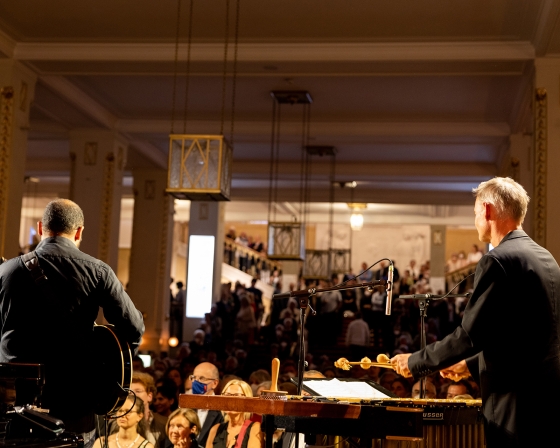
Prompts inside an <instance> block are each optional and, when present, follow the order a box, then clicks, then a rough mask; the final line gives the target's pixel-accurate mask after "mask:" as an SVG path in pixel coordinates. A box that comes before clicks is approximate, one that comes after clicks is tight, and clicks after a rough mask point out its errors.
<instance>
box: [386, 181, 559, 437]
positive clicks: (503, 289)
mask: <svg viewBox="0 0 560 448" xmlns="http://www.w3.org/2000/svg"><path fill="white" fill-rule="evenodd" d="M473 193H474V194H475V196H476V203H475V207H474V212H475V226H476V228H477V230H478V234H479V238H480V241H482V242H485V243H491V244H492V246H494V249H493V250H491V251H490V252H488V253H487V254H486V255H484V256H483V257H482V259H481V260H480V261H479V262H478V265H477V267H476V273H475V280H474V291H473V294H472V297H471V298H470V301H469V303H468V305H467V308H466V309H465V314H464V317H463V320H462V323H461V325H460V326H459V327H457V329H456V330H455V331H454V332H453V333H452V334H450V335H448V336H447V337H446V338H444V339H443V340H442V341H439V342H435V343H433V344H431V345H429V346H428V347H426V349H424V350H420V351H418V352H416V353H413V354H412V355H411V354H405V355H397V356H395V357H394V358H393V359H392V360H391V363H392V364H393V365H395V367H396V370H397V372H398V373H400V374H402V375H406V376H411V375H412V376H414V377H415V378H419V377H422V376H426V375H429V374H430V373H431V372H434V371H436V370H440V371H441V373H442V376H445V377H448V378H452V379H454V380H458V379H460V378H466V377H468V376H469V375H470V374H472V376H473V377H475V379H477V380H478V381H479V382H480V387H481V394H482V408H483V414H484V418H485V433H486V440H487V446H488V448H504V447H520V446H545V445H547V444H548V443H550V441H551V440H556V439H557V435H558V432H559V431H558V428H557V425H558V422H560V408H558V406H556V404H557V403H559V402H560V401H559V400H560V318H559V313H560V268H559V267H558V264H557V263H556V261H555V260H554V258H553V257H552V255H551V254H550V253H549V252H548V251H547V250H546V249H544V248H542V247H540V246H539V245H537V244H536V243H535V242H534V241H533V240H531V239H530V238H529V237H528V236H527V234H526V233H525V232H524V231H523V230H522V229H521V224H522V222H523V219H524V217H525V213H526V211H527V204H528V202H529V197H528V196H527V193H526V192H525V190H524V189H523V187H521V185H519V184H518V183H516V182H514V181H513V180H511V179H509V178H494V179H491V180H489V181H487V182H483V183H481V184H480V185H479V186H478V187H477V188H476V189H474V190H473ZM524 365H527V366H531V368H533V369H537V370H538V371H539V374H540V378H541V379H542V384H546V390H534V389H532V388H530V387H529V386H528V384H527V383H526V382H525V381H523V380H522V378H519V377H518V376H516V375H515V374H514V372H516V370H517V367H518V366H524Z"/></svg>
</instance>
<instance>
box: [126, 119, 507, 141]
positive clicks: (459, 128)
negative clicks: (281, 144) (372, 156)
mask: <svg viewBox="0 0 560 448" xmlns="http://www.w3.org/2000/svg"><path fill="white" fill-rule="evenodd" d="M270 127H271V124H270V122H269V121H237V120H236V121H235V133H236V135H243V136H252V135H255V136H260V135H263V133H270ZM169 128H170V121H169V120H119V122H118V123H117V129H118V130H119V131H121V132H127V133H131V134H135V133H142V134H146V133H158V134H161V133H163V134H168V133H169ZM189 129H195V130H196V132H192V133H196V134H206V133H217V132H216V131H217V130H218V129H220V122H219V121H201V120H189ZM510 133H511V129H510V126H509V124H508V123H506V122H441V121H440V122H435V121H434V122H381V121H365V122H356V121H352V122H345V121H341V122H326V121H325V122H318V121H313V122H312V123H311V135H312V136H313V135H318V134H320V135H321V136H322V137H325V136H344V135H349V136H353V137H356V136H368V137H371V136H401V137H402V136H471V137H507V136H509V135H510ZM282 134H283V135H293V136H301V123H299V122H298V123H295V122H284V123H282Z"/></svg>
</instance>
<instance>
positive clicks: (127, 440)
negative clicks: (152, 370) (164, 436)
mask: <svg viewBox="0 0 560 448" xmlns="http://www.w3.org/2000/svg"><path fill="white" fill-rule="evenodd" d="M129 411H130V412H129ZM118 415H122V417H119V418H117V425H118V427H119V431H118V432H117V433H116V434H111V435H110V436H109V438H108V440H107V442H108V446H109V448H124V447H126V448H154V445H152V444H151V443H150V442H148V441H147V440H146V439H145V438H144V437H143V435H144V402H143V401H142V400H140V399H137V400H136V403H134V399H132V398H129V399H127V400H126V401H125V403H124V405H123V407H122V408H121V409H120V410H119V414H118ZM104 446H105V437H100V438H99V439H97V440H96V441H95V443H94V444H93V448H101V447H104Z"/></svg>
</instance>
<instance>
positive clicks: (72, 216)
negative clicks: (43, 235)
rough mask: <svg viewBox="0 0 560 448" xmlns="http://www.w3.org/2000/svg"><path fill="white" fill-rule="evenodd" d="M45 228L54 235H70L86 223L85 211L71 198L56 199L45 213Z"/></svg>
mask: <svg viewBox="0 0 560 448" xmlns="http://www.w3.org/2000/svg"><path fill="white" fill-rule="evenodd" d="M42 222H43V229H45V231H46V232H47V233H50V234H52V235H61V234H64V235H69V234H71V233H72V232H73V231H75V230H76V229H77V228H78V227H81V226H83V225H84V213H83V212H82V209H81V208H80V206H79V205H78V204H76V203H75V202H72V201H71V200H69V199H55V200H54V201H51V202H49V203H48V204H47V207H46V208H45V211H44V213H43V220H42Z"/></svg>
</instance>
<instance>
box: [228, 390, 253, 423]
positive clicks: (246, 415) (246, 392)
mask: <svg viewBox="0 0 560 448" xmlns="http://www.w3.org/2000/svg"><path fill="white" fill-rule="evenodd" d="M235 385H237V386H239V387H240V388H241V390H242V391H243V395H245V396H246V397H252V396H253V389H251V386H249V384H247V383H246V382H245V381H241V380H231V381H228V382H227V383H226V385H225V386H224V387H223V389H222V395H223V394H224V392H226V391H227V390H228V388H229V387H230V386H235ZM223 414H224V421H225V422H227V421H229V415H228V414H226V413H223ZM243 418H244V419H245V420H249V419H250V418H251V412H244V413H243Z"/></svg>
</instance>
